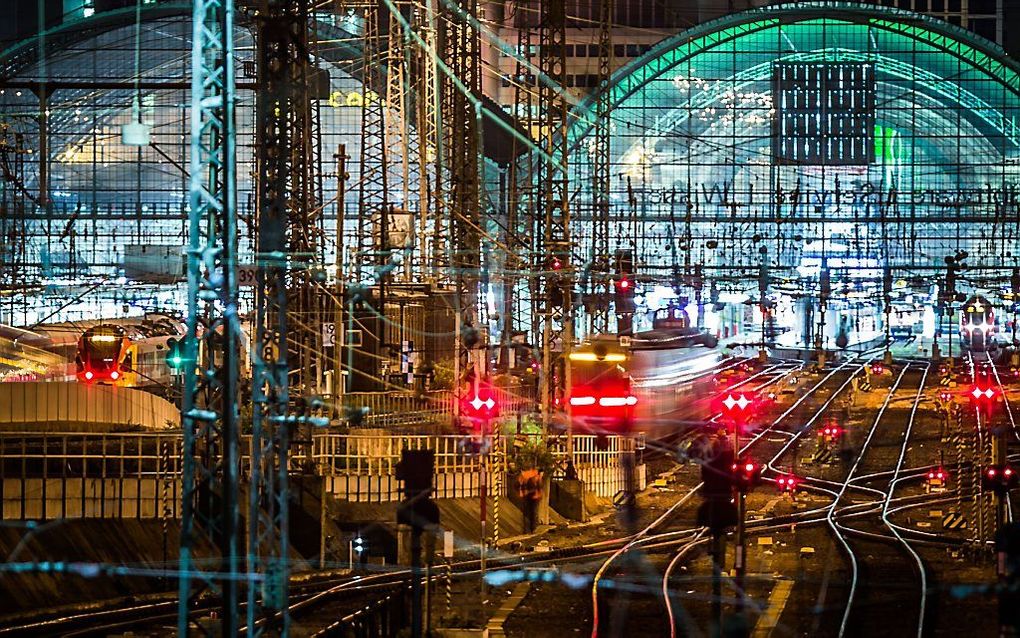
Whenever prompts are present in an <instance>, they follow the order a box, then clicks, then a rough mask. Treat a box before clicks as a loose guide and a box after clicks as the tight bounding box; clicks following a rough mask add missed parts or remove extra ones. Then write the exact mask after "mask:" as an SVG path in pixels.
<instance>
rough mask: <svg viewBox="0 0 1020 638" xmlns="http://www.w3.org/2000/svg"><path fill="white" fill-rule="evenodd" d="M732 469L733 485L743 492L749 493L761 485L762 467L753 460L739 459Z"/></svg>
mask: <svg viewBox="0 0 1020 638" xmlns="http://www.w3.org/2000/svg"><path fill="white" fill-rule="evenodd" d="M731 469H732V471H733V484H734V486H735V487H736V488H737V490H739V491H741V492H749V491H751V490H752V489H754V488H755V486H757V485H758V484H759V483H761V465H759V464H758V463H755V462H754V461H752V460H751V459H737V460H736V461H735V462H734V463H733V464H732V466H731Z"/></svg>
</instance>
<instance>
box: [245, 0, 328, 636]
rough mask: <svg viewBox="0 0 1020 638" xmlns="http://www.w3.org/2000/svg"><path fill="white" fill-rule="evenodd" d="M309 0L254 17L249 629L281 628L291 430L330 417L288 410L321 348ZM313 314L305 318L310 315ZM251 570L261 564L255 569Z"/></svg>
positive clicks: (285, 622)
mask: <svg viewBox="0 0 1020 638" xmlns="http://www.w3.org/2000/svg"><path fill="white" fill-rule="evenodd" d="M309 17H310V16H309V7H308V0H262V4H261V7H260V10H259V13H258V22H257V47H256V49H257V53H256V55H257V58H256V60H257V69H258V76H259V78H258V81H259V86H260V87H261V91H260V92H259V94H258V98H257V100H256V105H255V130H256V135H257V136H258V148H259V153H258V160H259V161H258V190H257V206H258V215H259V221H258V232H257V237H256V265H257V268H256V275H255V279H256V291H255V340H254V341H255V343H254V346H253V356H252V363H253V365H252V403H253V406H254V410H253V419H252V447H251V485H250V487H249V500H248V506H249V512H248V516H249V519H248V564H249V568H248V569H249V583H248V628H249V632H250V634H251V635H253V636H257V635H265V634H281V635H286V634H287V632H288V631H289V625H290V618H289V614H288V611H287V608H288V584H289V575H290V566H289V549H290V548H289V546H290V543H289V536H290V531H289V518H290V517H289V501H290V498H289V485H288V472H289V468H290V462H289V461H290V447H291V438H292V430H294V429H296V428H300V427H302V426H305V427H306V428H307V429H308V432H309V434H308V441H307V443H308V445H309V446H310V443H311V441H310V439H311V434H310V427H311V426H325V425H328V423H329V421H328V419H324V418H321V417H316V416H311V415H310V413H315V412H318V411H319V410H320V408H321V405H322V402H321V400H316V399H312V400H311V401H310V402H309V403H308V404H306V405H305V406H303V407H302V408H301V410H300V413H299V414H294V413H293V412H292V401H293V397H292V395H291V379H290V376H291V375H290V371H291V364H292V363H294V364H296V365H297V368H296V369H297V374H296V375H295V376H294V382H295V383H294V385H295V387H297V388H298V389H299V391H300V390H304V391H308V390H310V389H311V388H312V385H313V384H312V383H311V382H310V381H309V379H310V378H311V377H310V376H309V375H311V372H312V369H313V365H314V364H313V359H312V358H311V357H310V356H309V355H310V353H309V349H313V350H315V349H317V350H315V351H321V347H319V344H320V343H321V341H320V340H321V330H317V329H316V326H315V323H316V322H315V320H314V319H309V318H310V317H313V316H318V308H319V306H318V304H317V301H316V299H315V296H316V292H318V290H317V288H318V286H319V285H320V283H321V282H320V281H319V277H318V274H319V273H321V272H322V270H321V267H320V266H321V264H319V263H317V261H316V260H317V259H318V257H319V256H318V249H317V244H316V239H315V236H316V235H317V229H318V224H319V222H320V221H321V215H320V212H321V211H320V209H319V206H318V204H317V202H316V191H317V187H316V182H315V175H316V174H317V173H316V172H315V171H316V170H317V169H316V167H314V166H312V165H311V164H313V163H314V153H315V151H314V150H313V146H314V140H313V123H312V119H313V116H312V110H313V108H314V105H313V104H312V100H313V99H316V97H317V94H316V89H317V88H321V85H320V84H319V83H317V82H315V80H316V79H318V78H319V77H320V76H318V75H316V73H315V67H314V66H313V64H312V61H311V56H310V51H309V30H308V25H309ZM309 322H310V323H312V326H311V327H310V326H309V325H308V323H309ZM256 574H261V577H260V578H259V579H256V577H255V576H256Z"/></svg>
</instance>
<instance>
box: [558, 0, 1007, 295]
mask: <svg viewBox="0 0 1020 638" xmlns="http://www.w3.org/2000/svg"><path fill="white" fill-rule="evenodd" d="M607 90H608V92H609V93H608V96H607V97H606V99H608V102H609V105H610V119H611V122H610V126H611V129H610V134H611V156H612V165H611V171H610V172H611V180H612V184H611V198H610V205H611V215H612V216H613V219H614V224H613V226H612V229H613V230H612V232H611V239H610V241H611V246H610V248H611V249H613V248H628V247H631V246H633V245H635V244H636V248H637V250H638V254H639V255H641V256H642V260H643V264H644V267H645V268H646V270H647V271H648V272H654V271H655V270H656V268H660V269H666V270H669V269H670V268H671V267H672V266H673V265H674V264H680V266H681V267H682V266H683V264H684V263H701V264H705V265H709V266H711V265H715V266H720V267H725V266H731V267H736V268H740V267H743V266H755V265H757V264H759V263H762V261H764V262H765V263H769V264H771V265H773V266H777V267H780V268H782V267H785V268H788V269H793V268H797V267H800V272H801V274H802V275H803V274H805V271H806V272H807V273H808V274H810V270H811V268H812V267H815V266H818V265H820V264H821V263H822V260H825V263H827V264H829V265H830V266H833V265H835V266H836V267H837V269H838V267H839V266H840V265H843V266H845V267H847V268H851V267H871V266H875V265H880V264H885V263H888V264H891V265H893V266H895V267H902V268H905V269H909V268H911V267H918V268H921V267H926V268H931V267H932V266H934V265H940V264H943V260H944V258H945V256H946V255H947V254H954V253H955V251H957V250H966V251H967V252H968V253H969V254H970V255H971V257H970V259H971V263H974V264H979V263H985V264H987V265H992V264H1005V265H1009V266H1013V265H1015V261H1014V260H1015V253H1016V250H1017V249H1016V248H1015V244H1016V242H1017V233H1018V228H1017V188H1018V165H1017V162H1018V160H1020V129H1018V128H1017V118H1018V116H1020V94H1018V90H1020V81H1018V67H1017V65H1016V64H1015V63H1014V62H1013V61H1011V60H1008V59H1007V58H1006V56H1005V54H1004V52H1003V51H1002V50H1001V49H1000V48H999V47H998V46H996V45H995V44H993V43H991V42H989V41H987V40H984V39H982V38H980V37H978V36H976V35H974V34H972V33H970V32H968V31H965V30H963V29H961V28H958V27H955V26H953V25H950V24H949V23H946V22H942V21H939V20H935V19H932V18H929V17H925V16H921V15H918V14H915V13H912V12H907V11H902V10H897V9H891V8H886V7H879V6H874V5H865V4H848V3H831V2H825V3H796V4H786V5H781V6H770V7H768V8H765V9H755V10H751V11H748V12H744V13H739V14H734V15H731V16H727V17H725V18H723V19H720V20H716V21H713V22H709V23H706V24H703V25H701V26H699V27H697V28H694V29H692V30H690V31H687V32H684V33H681V34H679V35H677V36H676V37H673V38H670V39H668V40H666V41H663V42H661V43H660V44H659V45H657V46H656V47H654V48H653V49H652V50H651V51H650V52H649V53H648V54H647V55H645V56H644V57H642V58H640V59H638V60H635V61H634V62H633V63H631V64H629V65H627V66H626V67H624V68H622V69H621V70H620V71H619V72H618V73H617V74H616V76H615V77H614V79H613V82H612V83H611V85H610V86H609V88H608V89H607ZM594 99H595V98H591V99H590V100H589V101H587V102H585V103H583V104H581V105H580V106H579V107H578V108H577V109H575V111H574V115H575V119H574V122H573V125H572V127H571V129H570V145H571V148H572V152H571V154H570V161H571V162H572V164H571V166H570V175H571V180H572V181H571V183H572V185H573V188H574V189H575V196H574V198H573V201H572V210H573V214H574V232H575V233H577V235H578V236H579V237H580V238H581V240H582V244H583V242H585V241H590V235H591V230H590V228H591V224H590V223H589V220H590V216H591V211H592V210H593V206H594V202H593V196H592V192H593V188H592V182H591V151H592V149H593V145H594V135H593V128H592V126H593V117H594V113H595V102H594ZM805 266H806V269H805Z"/></svg>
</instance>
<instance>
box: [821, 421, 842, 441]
mask: <svg viewBox="0 0 1020 638" xmlns="http://www.w3.org/2000/svg"><path fill="white" fill-rule="evenodd" d="M842 434H843V428H841V427H839V426H838V425H834V424H830V425H827V426H825V427H824V428H822V435H823V436H826V437H829V438H834V437H837V436H840V435H842Z"/></svg>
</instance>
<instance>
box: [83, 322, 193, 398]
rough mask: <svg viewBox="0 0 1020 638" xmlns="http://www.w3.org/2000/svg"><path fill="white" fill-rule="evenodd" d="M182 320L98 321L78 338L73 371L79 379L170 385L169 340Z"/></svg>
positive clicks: (180, 331) (178, 331)
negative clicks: (99, 322) (167, 358)
mask: <svg viewBox="0 0 1020 638" xmlns="http://www.w3.org/2000/svg"><path fill="white" fill-rule="evenodd" d="M183 328H184V327H183V325H182V324H181V322H179V321H177V320H175V319H172V318H170V317H166V316H162V315H160V316H154V317H146V318H145V319H144V320H135V321H134V322H129V321H120V322H117V323H101V324H98V325H94V326H92V327H89V328H88V329H86V330H85V331H84V333H82V335H81V337H79V339H78V345H77V349H76V351H75V358H74V364H75V374H76V377H77V379H78V381H80V382H82V383H98V384H104V385H117V386H125V387H132V388H135V387H148V386H164V387H166V386H169V385H171V384H172V382H173V372H174V370H173V368H171V367H170V366H169V365H167V361H166V357H167V353H168V352H169V351H170V348H169V347H168V342H169V341H170V340H171V339H177V340H179V339H180V338H181V335H182V334H183V331H184V330H183Z"/></svg>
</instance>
